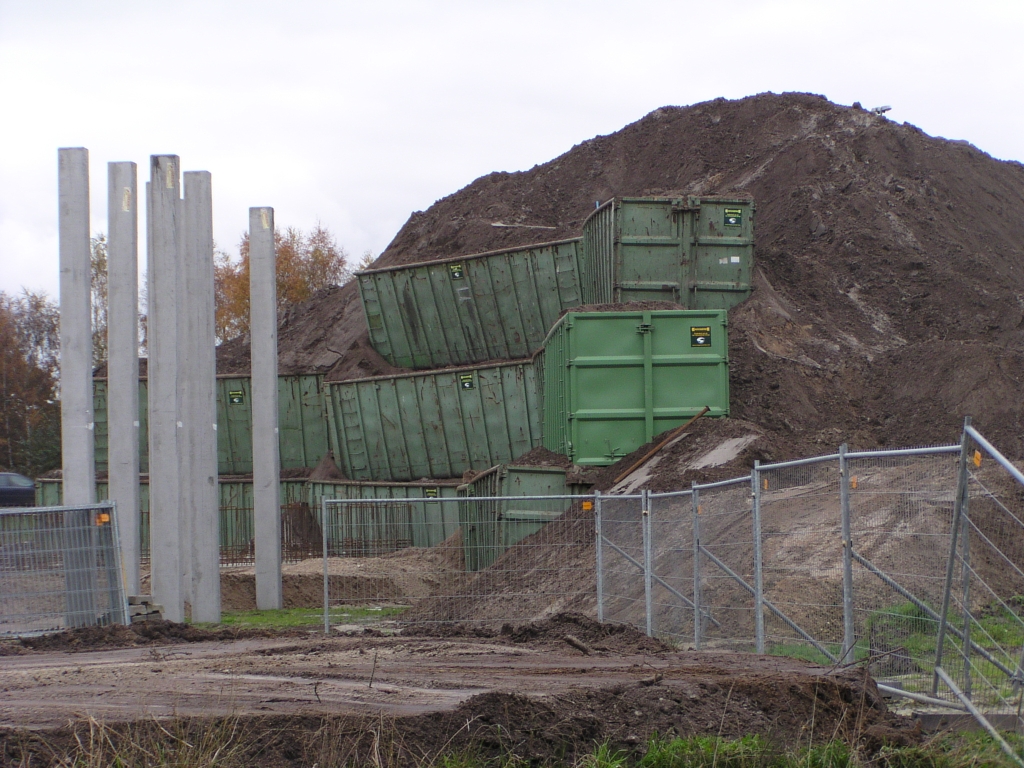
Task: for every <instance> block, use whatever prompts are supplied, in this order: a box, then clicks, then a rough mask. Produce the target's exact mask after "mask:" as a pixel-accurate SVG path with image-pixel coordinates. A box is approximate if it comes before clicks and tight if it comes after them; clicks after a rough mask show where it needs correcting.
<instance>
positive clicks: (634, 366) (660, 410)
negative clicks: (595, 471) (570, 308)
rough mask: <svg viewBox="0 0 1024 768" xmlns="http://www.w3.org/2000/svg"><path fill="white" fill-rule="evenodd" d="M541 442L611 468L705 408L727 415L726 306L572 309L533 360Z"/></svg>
mask: <svg viewBox="0 0 1024 768" xmlns="http://www.w3.org/2000/svg"><path fill="white" fill-rule="evenodd" d="M536 360H537V366H538V370H539V371H540V372H541V376H542V379H543V381H542V388H543V393H544V395H543V396H544V402H543V407H544V447H545V448H548V449H549V450H552V451H555V452H556V453H562V454H565V455H567V456H568V457H569V458H571V459H572V460H573V462H575V463H576V464H581V465H590V466H607V465H609V464H614V463H615V462H616V461H618V460H619V459H620V458H622V457H623V456H625V455H626V454H629V453H631V452H633V451H635V450H636V449H637V448H639V447H640V446H641V445H644V444H645V443H647V442H650V440H651V439H652V438H653V437H654V436H655V435H657V434H659V433H661V432H664V431H665V430H667V429H670V428H672V427H675V426H678V425H679V424H682V423H683V422H684V421H686V420H687V419H689V418H690V417H691V416H693V415H695V414H696V413H697V412H698V411H700V410H701V409H702V408H703V407H704V406H709V408H710V411H709V412H708V415H709V416H727V415H728V414H729V343H728V335H727V320H726V312H725V310H659V311H650V312H640V311H634V312H570V313H568V314H567V315H565V317H563V318H562V319H561V320H560V321H559V323H558V324H557V325H556V326H555V327H554V328H552V329H551V333H550V334H548V338H547V340H546V341H545V342H544V350H543V352H542V353H540V354H539V355H538V356H537V358H536Z"/></svg>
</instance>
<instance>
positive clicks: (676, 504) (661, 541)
mask: <svg viewBox="0 0 1024 768" xmlns="http://www.w3.org/2000/svg"><path fill="white" fill-rule="evenodd" d="M648 510H649V512H650V520H649V523H648V529H649V536H650V540H651V547H650V552H651V570H652V577H651V613H652V616H651V631H652V634H654V635H656V636H658V637H662V638H665V639H668V640H670V641H672V642H675V643H692V642H693V641H694V634H693V622H694V602H693V562H694V538H693V492H692V491H681V492H678V493H665V494H651V495H650V496H649V497H648Z"/></svg>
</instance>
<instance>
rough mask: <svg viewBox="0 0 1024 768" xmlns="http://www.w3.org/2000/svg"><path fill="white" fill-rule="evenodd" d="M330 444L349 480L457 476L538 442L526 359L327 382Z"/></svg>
mask: <svg viewBox="0 0 1024 768" xmlns="http://www.w3.org/2000/svg"><path fill="white" fill-rule="evenodd" d="M329 388H330V408H331V414H332V423H333V425H334V431H333V435H332V448H333V450H334V455H335V457H336V459H337V461H338V463H339V466H340V467H341V468H342V470H343V471H344V473H345V474H346V476H348V477H350V478H352V479H355V480H386V481H397V482H402V481H409V480H416V479H419V478H423V477H432V478H453V477H460V476H461V475H462V474H463V473H464V472H465V471H466V470H468V469H474V470H482V469H487V468H488V467H492V466H494V465H495V464H498V463H501V462H506V461H510V460H511V459H512V458H513V457H515V456H521V455H522V454H524V453H526V452H527V451H529V450H531V449H532V448H535V447H537V446H538V445H539V444H540V433H541V424H540V408H539V404H538V397H537V383H536V375H535V371H534V367H533V365H532V362H531V361H530V360H519V361H515V362H511V363H502V364H500V365H492V366H482V367H476V368H449V369H445V370H439V371H430V372H423V373H411V374H403V375H401V376H378V377H374V378H370V379H356V380H353V381H346V382H333V383H330V384H329Z"/></svg>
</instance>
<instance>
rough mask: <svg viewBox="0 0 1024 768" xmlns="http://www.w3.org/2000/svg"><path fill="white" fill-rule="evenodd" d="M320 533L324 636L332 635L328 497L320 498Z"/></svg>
mask: <svg viewBox="0 0 1024 768" xmlns="http://www.w3.org/2000/svg"><path fill="white" fill-rule="evenodd" d="M320 533H321V535H322V538H323V545H324V634H325V635H329V634H331V614H330V607H331V591H330V584H331V582H330V577H329V576H328V572H327V497H326V496H322V497H320Z"/></svg>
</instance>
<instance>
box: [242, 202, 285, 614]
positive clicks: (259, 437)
mask: <svg viewBox="0 0 1024 768" xmlns="http://www.w3.org/2000/svg"><path fill="white" fill-rule="evenodd" d="M276 264H277V258H276V255H275V252H274V209H273V208H250V209H249V337H250V339H251V346H250V357H251V361H252V362H251V366H252V483H253V515H254V517H255V521H254V522H255V529H256V607H257V608H259V609H261V610H265V609H270V608H280V607H282V600H281V500H280V496H281V495H280V471H281V462H280V457H279V448H278V443H277V429H278V427H277V272H276Z"/></svg>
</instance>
